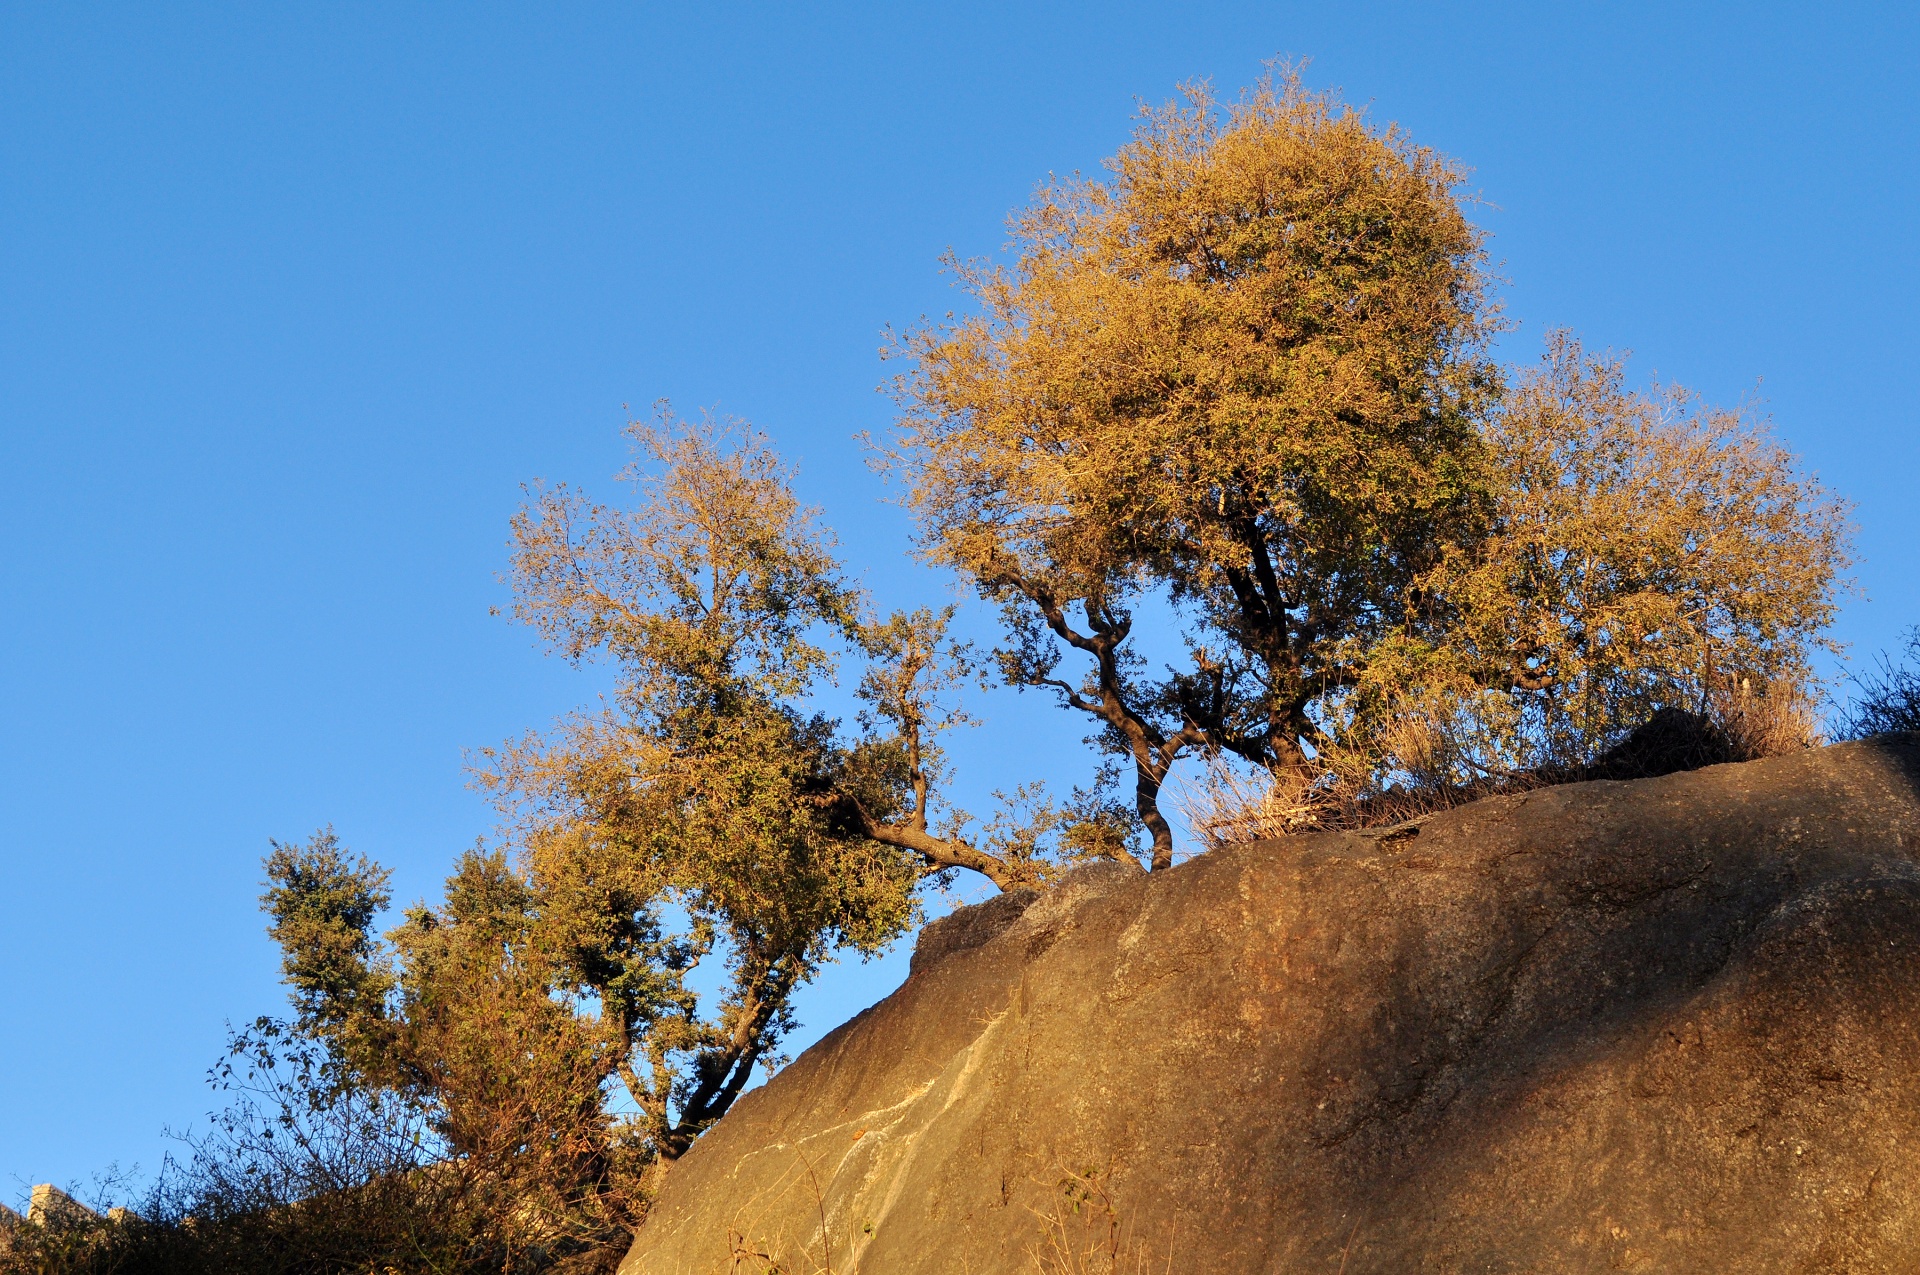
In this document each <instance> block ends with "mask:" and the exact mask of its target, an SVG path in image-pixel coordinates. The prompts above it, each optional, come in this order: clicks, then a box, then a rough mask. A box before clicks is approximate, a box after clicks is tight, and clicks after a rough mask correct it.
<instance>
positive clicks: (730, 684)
mask: <svg viewBox="0 0 1920 1275" xmlns="http://www.w3.org/2000/svg"><path fill="white" fill-rule="evenodd" d="M630 432H631V434H632V437H633V440H634V443H635V445H636V450H637V452H638V458H637V460H636V462H635V464H634V465H633V467H632V468H631V469H630V470H629V471H628V473H627V475H626V476H627V477H628V478H630V479H631V480H632V481H633V483H634V486H635V489H636V495H637V498H636V499H635V500H634V501H633V502H632V503H631V504H630V505H629V506H626V507H616V506H606V505H597V504H594V503H592V502H589V501H587V500H586V499H584V498H583V497H581V496H579V495H577V494H575V493H573V492H571V491H569V490H567V489H564V488H552V489H537V490H536V491H535V492H534V493H533V497H532V499H531V500H530V501H529V503H528V505H527V507H526V508H525V509H524V510H522V512H521V513H520V514H519V515H518V516H517V517H516V518H515V519H514V522H513V559H512V583H513V586H514V592H515V596H516V603H515V611H516V614H517V615H518V617H519V618H521V619H522V620H524V621H526V622H527V623H529V624H531V625H533V626H534V627H535V628H536V629H537V630H538V631H539V632H540V633H541V634H542V635H543V636H544V637H545V639H546V640H547V642H548V644H549V646H550V647H551V648H552V649H553V650H554V651H555V652H556V653H558V654H560V655H562V656H563V657H565V658H567V659H570V660H574V661H581V660H586V659H590V658H595V657H603V658H606V659H609V660H610V661H611V663H612V665H613V667H614V669H615V671H616V675H617V676H616V684H615V687H614V689H613V691H612V694H611V695H610V696H609V697H608V699H607V702H606V703H605V704H604V705H603V707H602V708H601V710H600V711H598V712H592V713H580V714H576V715H574V716H573V717H570V718H568V719H566V720H564V721H563V722H562V723H561V724H560V725H559V726H558V727H557V728H556V729H555V730H553V731H551V732H549V733H547V734H545V735H539V734H535V735H529V736H527V737H526V738H524V739H522V740H519V741H517V742H515V743H513V744H510V745H508V746H506V747H503V748H500V749H496V750H489V751H487V752H485V753H484V754H483V756H482V765H481V766H480V768H479V770H478V775H479V778H480V782H481V784H482V786H483V787H484V788H485V789H486V790H487V791H489V792H490V793H491V794H492V795H493V796H494V798H495V799H496V800H497V801H498V803H499V805H500V807H501V809H502V810H503V812H505V813H506V814H507V815H508V817H509V823H510V829H511V832H510V837H509V843H510V844H509V846H507V847H503V848H500V849H494V850H491V851H487V850H482V849H475V850H473V851H470V852H468V853H467V854H465V855H463V856H462V857H461V858H460V859H459V861H458V862H457V864H456V865H455V869H454V871H453V873H452V875H451V876H449V877H448V879H447V882H446V888H445V892H444V897H443V899H442V901H441V902H440V903H439V904H437V905H434V906H417V907H414V908H412V909H410V910H409V911H408V912H407V914H406V917H405V920H404V921H403V922H402V923H401V924H400V925H399V926H398V927H396V928H395V929H393V930H392V931H390V932H389V933H388V934H387V935H386V936H384V939H383V938H382V937H381V936H379V935H377V934H376V933H375V932H374V930H373V928H372V927H373V924H374V921H375V919H376V917H377V915H378V914H379V912H380V911H381V910H382V909H383V908H384V907H385V906H386V904H387V902H388V897H387V893H386V874H385V872H384V870H382V869H381V868H379V867H378V865H375V864H373V863H370V862H369V861H367V860H365V859H364V858H361V859H349V858H348V857H347V855H346V854H345V852H344V851H343V849H342V848H341V847H340V846H339V844H338V843H337V841H335V839H334V838H333V837H332V835H331V834H330V833H323V834H320V835H318V836H316V837H315V838H314V839H313V840H311V841H309V842H308V843H306V844H305V845H289V846H279V847H276V848H275V851H274V853H273V855H272V856H271V857H270V858H269V860H268V863H267V870H268V877H269V890H268V892H267V895H266V898H265V906H266V907H267V909H268V910H269V912H270V913H271V914H272V916H273V919H274V923H273V930H272V932H273V935H274V937H275V939H276V940H277V941H278V942H279V944H280V946H281V948H282V950H283V953H284V957H285V959H284V969H285V973H286V975H287V978H288V981H289V983H290V984H291V985H292V989H293V994H294V1004H295V1008H296V1010H297V1012H298V1018H297V1021H296V1022H295V1023H294V1024H292V1038H294V1039H297V1040H318V1041H321V1042H323V1043H324V1044H325V1046H326V1048H327V1051H328V1052H327V1055H326V1063H325V1066H324V1067H323V1068H322V1069H321V1070H320V1071H319V1072H318V1073H316V1074H319V1075H322V1076H324V1077H326V1078H327V1080H328V1083H330V1084H336V1085H338V1086H339V1087H340V1088H341V1089H342V1090H350V1091H352V1092H354V1093H357V1094H374V1095H379V1094H388V1095H391V1096H392V1098H393V1100H394V1101H395V1102H396V1103H398V1104H400V1106H399V1108H398V1109H400V1110H404V1111H407V1112H410V1113H413V1118H417V1119H419V1120H421V1121H422V1122H423V1123H424V1127H427V1128H429V1129H431V1130H432V1132H433V1134H434V1136H435V1137H436V1138H437V1139H438V1140H439V1142H438V1145H439V1153H438V1154H440V1155H441V1157H442V1168H443V1169H444V1171H445V1172H448V1173H457V1174H459V1175H461V1177H460V1182H461V1184H462V1187H461V1191H460V1193H459V1194H460V1198H461V1199H463V1200H466V1201H470V1202H473V1208H474V1210H475V1211H476V1213H477V1216H479V1217H480V1219H481V1223H480V1224H478V1225H479V1231H480V1232H482V1233H484V1235H485V1236H486V1237H487V1238H488V1241H489V1243H491V1244H492V1245H493V1248H492V1249H490V1250H489V1251H496V1250H499V1249H501V1247H502V1246H504V1247H505V1248H506V1249H512V1248H513V1247H514V1245H516V1244H518V1245H521V1246H523V1247H524V1246H525V1245H529V1244H538V1245H539V1246H541V1248H542V1250H543V1251H546V1252H549V1253H553V1252H558V1251H562V1250H564V1249H566V1248H567V1246H572V1248H573V1249H575V1250H577V1251H578V1256H579V1257H580V1261H581V1263H582V1264H583V1268H591V1267H592V1265H593V1263H594V1262H596V1261H599V1260H600V1259H601V1258H604V1257H605V1256H606V1255H607V1254H609V1253H612V1252H614V1251H615V1250H616V1249H617V1248H618V1247H619V1243H620V1241H621V1239H622V1237H624V1236H625V1235H627V1234H628V1233H630V1230H631V1228H632V1227H633V1226H634V1225H636V1224H637V1223H638V1221H639V1219H640V1218H641V1217H642V1216H643V1215H644V1210H645V1206H646V1198H647V1195H648V1192H649V1189H650V1188H649V1185H648V1184H649V1181H650V1179H651V1177H652V1176H654V1175H657V1174H658V1173H659V1172H660V1171H663V1170H664V1169H665V1167H666V1166H668V1165H670V1164H671V1163H672V1162H673V1161H674V1160H676V1159H677V1158H678V1157H679V1156H680V1155H681V1154H683V1153H684V1152H685V1151H686V1150H687V1148H688V1147H689V1146H691V1145H692V1143H693V1141H694V1139H695V1138H697V1137H698V1136H699V1134H700V1133H701V1131H703V1130H704V1129H705V1128H707V1127H708V1126H709V1125H711V1124H712V1123H713V1122H714V1121H715V1120H717V1119H719V1118H720V1116H722V1115H723V1114H725V1112H726V1111H727V1109H728V1108H729V1107H730V1106H731V1105H732V1104H733V1102H734V1100H735V1099H736V1098H738V1096H739V1095H740V1093H741V1092H742V1091H743V1089H744V1088H745V1086H746V1085H747V1083H748V1081H749V1079H750V1078H751V1076H752V1074H753V1072H754V1069H755V1068H756V1067H757V1066H760V1065H762V1064H772V1063H773V1062H775V1061H776V1060H777V1057H778V1052H779V1045H780V1041H781V1039H782V1037H783V1036H784V1035H785V1034H786V1033H787V1032H788V1031H789V1030H790V1029H791V1027H792V1026H793V1017H792V997H793V993H794V992H795V990H796V989H797V988H798V987H800V986H801V985H802V984H803V983H804V982H806V981H807V980H808V979H809V978H811V977H812V976H813V975H814V974H815V973H816V972H817V971H818V969H819V968H820V965H821V963H822V962H823V961H825V960H826V959H828V958H829V957H830V956H832V955H833V954H834V953H836V952H844V951H851V952H857V953H872V952H875V951H878V950H879V949H880V948H881V947H883V946H884V945H886V944H887V943H889V942H890V941H892V940H893V939H895V938H896V937H898V936H899V935H900V934H901V933H902V932H904V931H905V929H906V928H907V927H908V926H909V925H910V923H911V922H912V921H913V920H914V918H915V916H916V914H917V900H918V895H917V890H918V887H919V886H920V885H921V884H922V882H924V881H926V880H927V879H928V878H929V877H933V878H945V877H947V876H949V875H950V874H952V873H954V872H957V871H962V870H968V871H974V872H977V873H979V874H981V875H982V876H984V877H986V878H987V879H989V880H990V881H992V882H993V883H994V884H995V885H996V886H999V887H1001V888H1016V887H1021V886H1030V885H1034V884H1038V883H1040V882H1042V881H1044V880H1045V879H1047V878H1048V877H1049V876H1051V875H1052V874H1053V873H1054V872H1056V871H1058V870H1059V869H1060V868H1061V867H1062V866H1064V865H1065V864H1067V863H1070V862H1073V861H1075V860H1077V859H1079V858H1084V857H1088V856H1089V855H1092V854H1097V853H1112V852H1113V851H1112V847H1111V845H1110V844H1109V843H1108V841H1105V840H1103V839H1102V836H1101V835H1100V826H1099V821H1098V819H1097V818H1094V817H1082V816H1077V815H1075V814H1073V813H1071V812H1067V811H1061V810H1057V809H1055V808H1054V807H1053V806H1052V805H1050V804H1049V803H1046V802H1044V801H1032V800H1028V801H1026V802H1025V803H1024V805H1025V807H1026V808H1025V809H1024V810H1023V809H1022V805H1023V803H1022V802H1020V801H1016V802H1014V803H1012V805H1011V807H1010V808H1009V809H1008V810H1005V811H1003V812H1002V813H1001V814H1000V815H998V816H996V817H995V818H993V819H991V820H989V821H988V822H987V823H986V825H985V826H984V827H983V828H980V829H979V830H978V831H977V832H974V833H972V834H971V835H969V829H970V828H971V827H972V826H973V823H974V821H972V820H970V819H969V818H968V817H967V816H966V815H965V814H964V813H962V812H959V811H957V810H953V809H951V808H950V807H947V806H946V805H944V804H943V802H942V801H941V799H940V795H939V787H940V782H941V780H942V778H943V776H944V774H945V770H946V767H945V762H944V758H943V755H942V752H941V748H940V745H939V738H940V735H941V733H942V732H943V731H944V730H945V729H947V728H948V727H951V726H953V725H957V724H959V722H960V721H962V720H964V718H963V717H962V715H961V714H959V713H958V711H957V710H956V709H955V707H954V706H953V704H952V702H951V695H952V692H954V691H955V690H957V689H958V686H959V685H960V684H961V683H963V682H965V681H966V680H968V679H969V677H970V676H971V674H972V670H971V667H970V664H969V661H968V658H967V656H966V653H965V651H964V649H963V648H961V647H959V646H958V645H957V644H955V643H954V642H953V641H952V640H951V639H949V638H948V637H947V634H946V628H947V624H948V621H949V619H950V618H951V617H950V613H935V612H930V611H925V610H922V611H916V612H911V613H896V614H894V615H891V616H888V617H886V618H884V619H881V618H877V617H874V616H871V615H868V614H866V613H865V612H864V611H863V605H864V602H863V599H862V598H861V597H860V596H859V594H858V593H857V592H856V591H855V590H854V589H853V588H851V587H850V586H849V585H848V584H847V583H846V582H845V581H844V579H843V578H842V575H841V570H840V566H839V563H838V561H837V559H836V558H835V557H834V554H833V546H832V540H831V536H830V535H829V534H828V533H827V531H826V530H825V529H824V528H822V527H821V526H820V525H819V524H818V521H817V519H816V517H815V515H814V513H813V512H812V511H810V510H808V509H806V508H804V507H803V506H801V505H800V503H799V502H798V501H797V499H796V498H795V496H794V493H793V490H792V482H791V474H790V473H789V471H788V470H787V469H786V468H785V466H784V465H783V464H782V463H781V462H780V460H779V459H778V457H777V456H776V455H775V454H774V453H773V451H772V450H771V449H770V447H769V446H768V445H767V444H766V441H765V440H764V439H763V438H761V437H760V436H758V435H757V434H754V433H752V432H751V431H749V430H747V429H746V428H744V427H742V426H739V425H736V424H732V423H729V422H725V421H715V420H710V419H706V420H701V421H696V422H682V421H678V420H675V419H673V418H672V417H670V416H667V415H664V414H663V415H662V416H661V418H660V419H659V420H657V421H654V422H637V423H635V424H634V425H633V426H632V427H631V430H630ZM836 648H851V649H852V650H853V651H855V652H856V653H858V654H859V655H861V656H862V657H863V658H864V660H865V669H864V674H863V676H862V679H861V681H860V683H859V686H858V689H857V695H858V697H859V699H860V700H861V701H862V703H863V704H864V706H865V707H864V712H863V720H864V725H865V729H864V730H863V731H861V732H860V733H859V734H857V735H855V736H853V737H847V736H846V735H844V734H843V733H842V732H841V730H840V729H839V724H838V723H837V722H835V721H834V720H832V719H830V718H828V717H826V716H824V715H822V714H820V713H818V712H817V711H811V710H810V709H809V708H808V707H807V704H808V703H809V695H810V693H811V692H812V691H813V689H814V688H815V687H816V685H817V684H818V683H819V681H820V679H822V678H823V677H825V676H827V675H828V674H829V673H830V672H831V671H832V668H833V665H834V653H835V650H836ZM1022 795H1023V796H1026V797H1031V795H1032V794H1022ZM703 966H704V967H705V968H707V969H708V970H709V971H710V972H709V973H708V974H707V975H705V976H704V977H703V978H701V979H700V980H699V981H700V982H701V983H704V984H705V985H706V986H707V987H708V988H709V989H710V990H709V992H708V994H707V996H706V997H705V998H703V997H702V996H700V995H697V994H696V991H695V983H694V981H693V980H694V978H695V972H696V971H697V970H699V969H701V968H702V967H703ZM715 984H718V991H717V992H714V991H712V990H711V989H712V988H713V986H714V985H715ZM269 1026H270V1025H269ZM273 1031H281V1029H277V1028H276V1029H273ZM272 1034H273V1033H272V1032H269V1035H270V1036H271V1035H272ZM276 1038H280V1039H284V1038H287V1037H286V1036H285V1034H284V1032H282V1034H281V1036H279V1037H276ZM264 1039H265V1038H263V1040H264ZM255 1043H256V1044H257V1043H261V1042H255ZM429 1158H432V1157H429Z"/></svg>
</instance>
